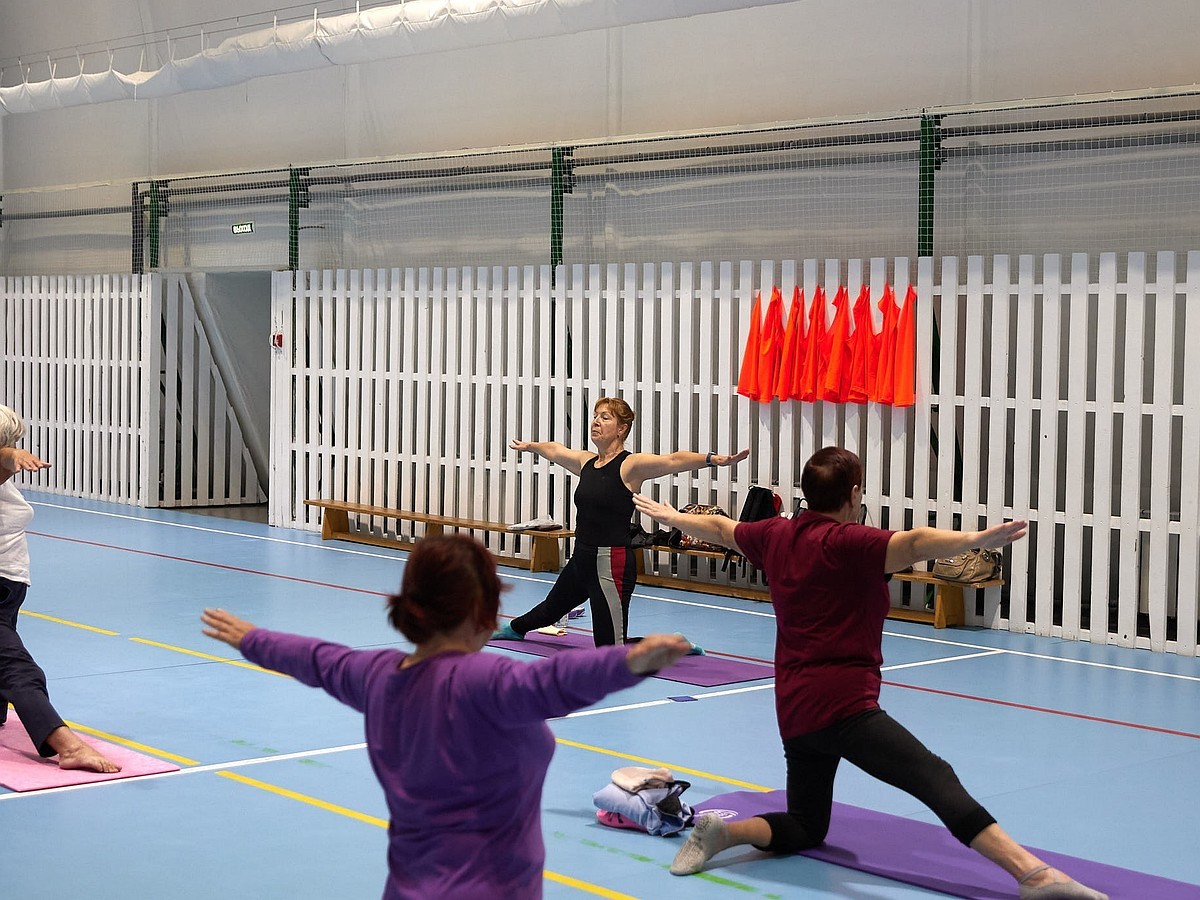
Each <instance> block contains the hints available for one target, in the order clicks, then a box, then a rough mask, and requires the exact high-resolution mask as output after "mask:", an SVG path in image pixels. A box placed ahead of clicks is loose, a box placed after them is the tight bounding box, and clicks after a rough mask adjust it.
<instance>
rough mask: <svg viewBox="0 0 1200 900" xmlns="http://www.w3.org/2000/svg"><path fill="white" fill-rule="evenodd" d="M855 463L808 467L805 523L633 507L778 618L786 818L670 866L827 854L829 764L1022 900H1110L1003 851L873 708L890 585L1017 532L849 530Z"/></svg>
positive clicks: (708, 826) (972, 803)
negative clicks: (754, 590)
mask: <svg viewBox="0 0 1200 900" xmlns="http://www.w3.org/2000/svg"><path fill="white" fill-rule="evenodd" d="M862 474H863V470H862V463H861V462H860V461H859V458H858V457H857V456H856V455H854V454H853V453H851V452H850V451H848V450H843V449H841V448H838V447H826V448H825V449H823V450H819V451H818V452H817V453H815V454H814V455H813V457H812V458H811V459H810V460H809V461H808V462H807V463H806V464H805V466H804V471H803V473H802V475H801V477H800V487H801V490H802V491H803V492H804V497H805V499H806V500H807V501H808V509H807V510H805V511H804V512H803V513H801V514H800V515H799V516H797V517H795V518H792V519H783V518H773V519H764V520H762V521H759V522H743V523H737V522H734V521H733V520H731V519H727V518H723V517H720V516H689V515H683V514H682V513H679V512H678V511H676V510H674V509H671V508H670V507H669V506H665V505H663V504H660V503H653V502H651V501H649V500H647V499H646V498H645V497H642V496H641V495H638V496H637V497H635V498H634V504H635V505H636V507H637V509H638V510H639V511H640V512H642V513H645V514H646V515H648V516H650V517H651V518H653V519H656V520H657V521H659V522H662V523H663V524H666V525H670V526H673V527H675V528H678V529H680V530H681V531H683V532H685V533H687V534H691V535H693V536H695V537H698V538H700V539H701V540H706V541H712V542H713V543H718V544H723V545H724V546H726V547H732V548H734V549H735V550H737V551H738V552H740V553H742V554H743V555H744V556H745V557H746V558H747V559H748V560H749V561H750V562H751V563H752V564H754V565H755V566H758V567H759V568H760V569H762V571H763V572H765V573H766V575H767V579H768V581H769V583H770V585H771V602H772V604H773V605H774V607H775V616H776V625H777V633H776V641H775V674H776V681H775V705H776V715H777V718H778V720H779V733H780V736H781V737H782V738H783V749H784V757H785V759H786V760H787V797H788V809H787V812H778V813H769V814H767V815H765V816H755V817H753V818H750V819H745V820H742V821H737V822H731V823H725V822H723V821H722V820H721V819H720V818H718V817H717V816H704V817H703V818H701V819H700V821H699V822H697V824H696V826H695V828H694V829H693V830H692V834H691V836H690V837H689V838H688V840H687V842H686V843H685V844H684V845H683V847H681V848H680V850H679V853H678V854H677V855H676V856H675V861H674V862H673V863H672V865H671V872H672V873H673V874H675V875H691V874H694V873H696V872H699V871H700V870H701V869H702V868H703V867H704V864H705V863H706V862H707V861H708V860H709V859H710V858H711V857H712V856H713V855H714V854H716V853H719V852H721V851H722V850H724V849H726V848H728V847H732V846H735V845H738V844H753V845H754V846H755V847H758V848H759V849H762V850H768V851H772V852H776V853H795V852H797V851H799V850H804V849H806V848H808V847H815V846H817V845H818V844H820V843H821V842H822V841H824V840H825V834H826V832H827V831H828V829H829V817H830V812H831V811H832V806H833V782H834V776H835V775H836V774H837V767H838V763H839V762H841V760H842V759H846V760H848V761H849V762H851V763H853V764H854V765H856V766H858V767H859V768H860V769H862V770H863V771H864V772H866V773H867V774H869V775H872V776H874V777H876V778H878V779H880V780H881V781H884V782H886V783H887V784H890V785H892V786H893V787H897V788H900V789H901V790H903V791H907V792H908V793H909V794H912V795H913V796H914V797H916V798H917V799H918V800H920V801H921V802H922V803H924V804H925V805H926V806H928V807H929V808H930V809H932V810H933V812H934V813H935V814H936V815H937V817H938V818H939V819H941V821H942V823H943V824H945V826H946V827H947V828H948V829H949V830H950V832H951V834H953V835H954V836H955V837H956V838H957V839H958V840H959V841H961V842H962V843H963V844H965V845H967V846H968V847H970V848H971V849H973V850H975V851H977V852H979V853H981V854H982V855H983V856H984V857H986V858H987V859H989V860H991V861H992V862H994V863H996V864H997V865H999V866H1000V867H1001V868H1003V869H1004V870H1005V871H1006V872H1008V873H1009V874H1010V875H1012V876H1013V878H1015V879H1016V880H1017V883H1018V885H1019V889H1020V896H1021V897H1022V898H1023V900H1107V897H1106V896H1105V895H1104V894H1101V893H1099V892H1098V891H1093V890H1091V889H1090V888H1087V887H1084V886H1083V885H1081V884H1079V883H1078V882H1076V881H1073V880H1072V879H1070V878H1069V877H1068V876H1066V875H1064V874H1063V873H1062V872H1060V871H1058V870H1057V869H1054V868H1052V867H1050V866H1048V865H1046V864H1045V863H1043V862H1042V861H1041V860H1040V859H1038V858H1037V857H1036V856H1034V855H1033V854H1032V853H1030V852H1029V851H1028V850H1026V849H1025V848H1024V847H1022V846H1021V845H1020V844H1018V843H1017V842H1016V841H1014V840H1013V839H1012V838H1011V837H1009V836H1008V835H1007V834H1006V833H1005V832H1004V830H1003V829H1002V828H1001V827H1000V826H999V825H998V824H996V820H995V819H994V818H992V816H991V814H989V813H988V811H987V810H986V809H984V808H983V807H982V806H980V804H979V803H978V802H977V801H976V800H975V799H974V798H973V797H972V796H971V795H970V794H968V793H967V791H966V789H965V788H963V786H962V784H961V782H959V780H958V776H957V775H955V773H954V770H953V769H952V768H951V767H950V764H949V763H947V762H946V761H945V760H944V759H942V758H940V757H939V756H936V755H935V754H934V753H932V752H931V751H930V750H929V749H928V748H926V747H925V745H924V744H922V743H921V742H920V741H919V740H917V739H916V738H915V737H913V735H912V734H911V733H909V731H908V730H907V729H906V728H904V726H902V725H901V724H900V723H899V722H897V721H895V720H894V719H892V718H891V717H890V716H889V715H888V714H887V713H886V712H884V711H883V710H882V709H880V707H879V687H880V684H881V681H882V677H881V674H880V666H881V665H882V663H883V654H882V649H881V647H882V643H883V622H884V619H885V618H886V617H887V612H888V606H889V599H888V590H887V577H888V575H889V574H890V573H892V572H899V571H900V570H901V569H906V568H908V567H909V566H911V565H913V564H914V563H916V562H921V561H923V560H927V559H936V558H938V557H944V556H953V555H954V554H956V553H962V552H964V551H966V550H969V549H971V548H972V547H984V548H995V547H1003V546H1006V545H1007V544H1010V543H1012V542H1013V541H1015V540H1017V539H1019V538H1021V537H1024V535H1025V530H1026V528H1027V526H1028V523H1027V522H1025V521H1020V520H1018V521H1015V522H1005V523H1002V524H1000V525H994V526H992V527H991V528H986V529H984V530H983V531H969V532H958V531H948V530H945V529H938V528H914V529H912V530H910V531H887V530H884V529H879V528H871V527H869V526H866V525H859V524H858V519H859V511H860V509H861V507H862Z"/></svg>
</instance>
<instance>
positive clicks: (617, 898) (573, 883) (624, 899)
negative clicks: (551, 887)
mask: <svg viewBox="0 0 1200 900" xmlns="http://www.w3.org/2000/svg"><path fill="white" fill-rule="evenodd" d="M542 877H543V878H545V879H546V880H547V881H556V882H558V883H559V884H564V885H566V886H567V887H572V888H575V889H576V890H580V891H584V892H585V893H588V894H595V895H596V896H597V897H608V898H609V900H637V898H636V897H632V896H630V895H629V894H622V893H620V892H618V891H610V890H609V889H608V888H606V887H600V885H598V884H591V883H590V882H587V881H580V880H579V879H578V878H572V877H571V876H570V875H559V874H558V873H557V872H551V871H550V870H549V869H542Z"/></svg>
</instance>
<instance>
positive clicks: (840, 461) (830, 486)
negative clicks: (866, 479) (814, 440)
mask: <svg viewBox="0 0 1200 900" xmlns="http://www.w3.org/2000/svg"><path fill="white" fill-rule="evenodd" d="M862 476H863V466H862V461H861V460H860V459H859V458H858V457H857V456H856V455H855V454H853V453H851V452H850V451H849V450H845V449H843V448H841V447H824V448H822V449H821V450H818V451H817V452H816V453H814V454H813V455H812V457H811V458H810V459H809V460H808V462H806V463H805V464H804V471H803V472H802V473H801V475H800V490H801V491H802V492H803V493H804V499H805V500H807V501H808V508H809V509H811V510H812V511H813V512H819V513H831V512H837V511H838V510H839V509H841V508H842V506H844V505H845V504H846V503H849V502H850V495H851V494H852V493H853V492H854V486H855V485H858V486H859V488H860V489H861V488H862Z"/></svg>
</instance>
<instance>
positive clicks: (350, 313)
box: [0, 253, 1200, 655]
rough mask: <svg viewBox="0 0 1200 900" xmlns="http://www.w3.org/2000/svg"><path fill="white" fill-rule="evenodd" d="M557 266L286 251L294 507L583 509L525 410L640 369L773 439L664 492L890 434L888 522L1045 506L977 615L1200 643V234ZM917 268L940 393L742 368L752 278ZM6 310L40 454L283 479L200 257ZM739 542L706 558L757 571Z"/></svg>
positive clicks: (665, 402)
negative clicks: (1129, 246) (242, 406)
mask: <svg viewBox="0 0 1200 900" xmlns="http://www.w3.org/2000/svg"><path fill="white" fill-rule="evenodd" d="M555 275H556V278H552V273H551V271H550V270H549V269H548V268H540V269H534V268H524V269H502V268H491V269H470V268H468V269H446V270H440V269H439V270H407V269H406V270H401V269H390V270H369V271H337V272H318V273H300V274H299V275H298V277H297V278H296V281H295V286H293V278H292V275H291V273H280V274H279V275H277V276H276V279H275V282H274V286H273V293H274V299H273V312H272V316H273V320H274V322H275V323H276V324H275V330H276V332H277V334H278V335H279V336H280V337H281V343H282V346H281V347H280V348H279V349H277V350H276V351H275V352H274V358H273V364H272V376H271V377H272V422H271V450H270V459H271V484H270V504H271V507H270V509H271V513H270V514H271V521H272V522H273V523H274V524H277V525H288V526H293V525H294V526H298V527H303V528H310V529H315V528H317V527H318V519H317V516H316V515H315V514H314V513H313V512H312V511H310V510H309V509H308V508H306V507H305V506H304V505H303V500H304V499H305V498H308V497H330V498H348V499H355V500H361V501H366V502H371V503H376V504H383V505H388V506H395V507H400V508H404V509H411V510H428V511H433V512H442V513H445V514H449V515H459V516H465V517H470V518H478V519H487V520H492V521H505V522H515V521H519V520H522V519H527V518H531V517H533V516H539V515H552V516H554V517H556V518H558V519H559V520H560V521H563V522H566V523H570V521H571V519H572V516H573V509H572V504H571V493H572V491H573V489H574V484H573V479H572V478H571V477H570V476H569V475H568V474H567V473H565V472H564V471H562V470H561V469H558V468H557V467H553V466H550V465H549V464H548V463H546V462H545V461H543V460H538V459H534V458H533V457H531V456H529V455H525V456H523V457H520V458H518V457H516V456H515V454H513V453H512V452H511V451H510V450H508V449H507V445H508V442H509V441H510V440H511V439H513V438H522V439H538V440H546V439H555V440H561V441H563V442H564V443H567V444H569V445H571V446H575V447H584V446H586V445H587V423H588V418H589V414H590V408H591V405H592V404H593V403H594V401H595V400H596V398H597V397H599V396H602V395H612V394H616V395H620V396H623V397H625V398H626V399H627V400H628V401H629V402H630V403H631V404H632V405H633V407H634V408H635V409H636V410H637V411H638V419H637V422H636V423H635V426H634V430H633V435H632V440H631V441H630V446H631V447H632V448H633V449H637V450H645V451H649V452H669V451H671V450H673V449H676V448H677V447H679V448H687V449H694V450H699V451H706V450H709V449H713V450H717V451H719V452H728V451H732V450H735V449H740V448H741V447H750V449H751V451H752V455H751V459H750V461H749V462H748V463H746V464H744V465H743V466H741V467H739V468H738V469H737V470H735V471H732V472H731V471H729V470H726V469H720V470H708V469H705V470H703V471H701V472H699V473H695V474H685V475H679V476H674V477H671V478H664V479H660V480H658V481H656V482H654V483H652V484H650V485H647V487H646V489H647V490H648V491H649V492H650V493H651V494H652V495H654V496H658V497H661V498H663V499H666V500H668V501H669V502H671V503H674V504H676V505H683V504H685V503H688V502H702V503H716V504H718V505H721V506H723V507H724V508H726V509H727V510H729V511H730V512H731V513H734V514H736V513H737V511H738V509H740V506H741V502H742V500H743V498H744V496H745V493H746V489H747V488H748V487H749V486H750V485H752V484H764V485H771V486H775V487H776V489H777V490H778V491H779V492H780V493H781V494H782V495H783V496H784V498H785V502H786V504H787V506H788V507H789V508H790V507H792V506H794V504H795V502H796V501H797V500H798V499H799V494H798V488H797V481H798V478H799V471H800V466H801V465H802V463H803V461H804V460H805V459H806V458H807V457H808V456H809V455H810V454H811V453H812V452H813V451H814V450H816V449H818V448H819V447H822V446H825V445H829V444H840V445H843V446H846V447H849V448H850V449H853V450H855V451H856V452H858V453H859V454H860V455H861V456H862V457H863V460H864V463H865V465H866V476H865V489H866V494H867V506H868V509H869V512H870V516H871V521H873V522H875V523H877V524H880V525H884V526H890V527H906V526H910V525H913V524H923V523H932V524H936V525H939V526H942V527H959V526H961V527H966V528H972V527H976V526H977V525H978V524H982V523H984V522H992V521H997V520H999V519H1002V518H1008V517H1013V516H1020V517H1027V518H1028V519H1029V520H1030V522H1031V532H1030V536H1029V538H1028V539H1027V540H1026V541H1024V542H1021V543H1018V544H1016V545H1014V547H1013V548H1012V550H1011V551H1010V553H1009V558H1008V560H1007V569H1008V580H1009V583H1008V585H1007V587H1006V588H1005V589H1004V591H1003V592H1001V591H996V590H989V591H986V592H980V595H979V596H978V598H977V603H976V605H971V604H970V603H969V604H968V606H969V607H970V608H969V609H968V610H967V615H968V621H969V622H970V623H971V624H977V625H984V626H987V627H991V628H1003V629H1011V630H1014V631H1028V632H1033V633H1037V634H1042V635H1055V636H1062V637H1065V638H1068V639H1073V640H1090V641H1093V642H1097V643H1106V642H1111V643H1117V644H1121V645H1126V646H1139V647H1147V648H1151V649H1154V650H1159V651H1167V652H1175V653H1180V654H1186V655H1196V653H1197V640H1196V630H1197V619H1198V608H1197V607H1198V602H1197V600H1198V594H1200V571H1198V570H1200V527H1198V519H1200V452H1197V450H1196V448H1197V447H1200V359H1198V358H1197V356H1198V355H1200V349H1197V348H1200V313H1197V312H1196V311H1197V310H1200V305H1198V304H1200V253H1191V254H1188V256H1187V257H1186V259H1184V258H1183V257H1176V256H1175V255H1174V254H1171V253H1161V254H1157V255H1153V256H1150V257H1147V256H1146V255H1144V254H1128V255H1122V256H1117V255H1101V256H1094V257H1089V256H1084V255H1079V256H1073V257H1070V258H1062V257H1059V256H1053V255H1049V256H1044V257H1037V258H1035V257H1024V256H1023V257H1019V258H1008V257H1000V256H998V257H995V258H990V259H983V258H975V257H972V258H969V259H966V260H957V259H944V260H942V261H941V262H940V264H939V265H938V266H937V267H936V268H935V266H934V264H933V262H932V261H931V260H924V259H923V260H919V261H918V262H917V263H916V264H915V265H914V264H913V263H912V262H911V261H910V260H906V259H896V260H892V261H886V260H881V259H874V260H867V261H856V260H851V261H838V260H830V261H815V260H808V261H804V262H801V263H793V262H784V263H772V262H764V263H758V264H752V263H742V264H740V265H731V264H718V265H710V264H700V265H691V264H681V265H672V264H665V263H664V264H660V265H647V266H640V267H633V266H627V267H623V266H609V267H606V268H600V267H588V268H582V267H575V268H563V269H560V270H559V271H558V272H557V273H555ZM913 279H915V284H916V287H917V295H918V307H917V331H918V346H917V381H918V384H917V404H916V406H915V407H913V408H911V409H907V410H894V409H892V408H890V407H886V406H881V405H879V404H874V403H870V404H865V405H845V406H839V405H836V404H830V403H816V404H806V403H798V402H790V401H789V402H785V403H779V402H775V403H771V404H765V405H760V404H755V403H752V402H750V401H747V400H745V399H743V398H741V397H738V396H737V395H736V394H735V385H736V380H737V370H738V367H739V365H740V360H741V352H742V347H743V343H744V340H745V335H746V330H747V325H748V322H747V318H748V315H749V310H750V307H751V304H752V302H753V296H754V293H755V291H758V290H763V291H764V292H765V291H769V289H770V288H771V286H773V285H778V286H779V287H780V288H781V289H782V290H783V293H784V296H785V297H786V296H789V295H790V291H791V288H792V286H793V285H795V284H797V283H799V284H800V286H801V287H803V288H804V291H805V295H806V296H807V297H809V298H811V297H812V296H813V293H814V290H815V288H816V287H817V285H824V287H825V289H826V292H827V294H829V295H831V296H832V294H833V293H834V291H836V288H837V287H838V286H839V285H845V286H846V287H848V288H849V289H850V291H851V295H852V296H853V295H854V293H855V292H856V291H857V289H858V287H859V286H860V285H861V284H863V283H864V282H865V283H866V284H868V285H869V286H870V288H871V292H872V295H873V297H874V298H876V299H877V298H878V297H879V295H880V293H881V291H882V289H883V286H884V285H885V284H888V283H891V284H892V285H893V287H894V288H895V290H896V293H897V295H899V296H903V292H904V289H905V288H906V287H907V285H908V283H909V281H910V280H913ZM1189 312H1192V315H1188V313H1189ZM935 324H936V329H935ZM0 325H2V326H3V329H2V333H0V348H2V350H3V365H2V366H0V392H2V393H0V396H3V398H4V402H6V403H8V404H9V405H12V406H15V407H16V408H18V409H19V410H20V411H21V412H22V414H23V415H24V416H25V418H26V420H27V422H28V424H29V426H30V436H29V438H28V443H27V445H28V446H30V447H32V448H36V449H37V450H38V451H40V452H42V453H44V454H45V455H46V456H48V457H49V458H50V459H51V460H52V461H53V462H54V463H55V465H54V467H53V468H52V469H49V470H46V471H43V472H41V473H37V474H34V475H24V476H22V481H21V483H22V484H24V485H26V486H29V487H33V488H37V489H42V490H47V491H52V492H58V493H63V494H71V495H75V496H82V497H92V498H96V499H107V500H116V501H119V502H125V503H137V504H140V505H144V506H162V505H171V506H185V505H202V504H219V503H245V502H254V501H256V500H258V499H260V498H261V494H260V492H259V489H258V477H257V473H256V472H255V471H254V467H253V464H252V462H251V460H250V454H249V453H248V452H247V449H246V447H245V442H244V441H243V440H242V437H241V432H240V430H239V428H238V425H237V420H236V417H235V416H234V415H233V414H232V412H231V410H230V409H229V404H228V402H227V399H226V397H225V388H224V384H223V381H222V379H221V376H220V373H219V372H218V371H217V369H216V367H215V366H214V365H213V363H212V358H211V354H210V353H209V350H208V346H207V339H206V335H205V333H204V328H203V324H202V322H201V320H200V319H199V318H198V317H197V316H196V314H195V310H194V306H193V303H192V298H191V295H190V293H189V292H188V290H187V283H186V281H185V280H184V279H183V278H182V276H167V275H161V276H160V275H156V276H148V277H134V276H119V277H118V276H104V277H99V276H98V277H92V278H87V277H38V278H12V279H0ZM935 338H936V341H935ZM935 362H936V365H937V369H938V375H937V381H936V388H937V389H936V390H935V380H934V378H935V376H934V364H935ZM368 525H373V526H374V527H377V528H382V527H383V525H384V523H368ZM413 527H414V528H416V526H413ZM418 533H419V529H418ZM488 539H489V540H491V541H499V542H500V545H499V546H497V549H500V550H511V549H515V548H513V547H509V546H507V544H508V543H510V542H517V543H518V544H519V539H518V538H514V537H509V536H502V535H491V536H490V537H489V538H488ZM654 564H655V565H656V566H658V567H660V568H662V567H667V566H670V565H672V564H674V560H673V558H672V557H670V556H669V555H667V554H660V555H659V557H658V558H657V560H656V561H655V563H654ZM715 569H716V567H715V566H710V567H707V568H705V569H703V570H698V569H695V568H693V569H691V570H689V571H685V572H683V573H682V574H684V575H685V576H688V575H690V576H692V577H702V578H708V579H715V580H718V581H720V580H722V579H724V580H731V581H732V582H733V583H738V582H739V581H740V579H742V578H744V577H745V576H744V575H742V574H741V573H737V574H733V575H731V574H729V573H721V572H719V571H715ZM894 591H895V593H896V598H895V602H897V603H900V602H914V603H920V602H922V600H923V598H922V597H919V596H917V597H908V596H906V592H905V590H904V589H902V588H901V587H899V586H897V587H895V588H894Z"/></svg>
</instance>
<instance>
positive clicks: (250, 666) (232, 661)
mask: <svg viewBox="0 0 1200 900" xmlns="http://www.w3.org/2000/svg"><path fill="white" fill-rule="evenodd" d="M130 640H131V641H133V642H135V643H138V644H146V645H147V646H149V647H159V648H161V649H163V650H174V651H175V652H176V653H186V654H187V655H188V656H198V657H199V658H200V659H209V660H212V661H213V662H223V663H228V664H229V665H231V666H238V667H239V668H242V669H250V670H252V671H254V672H266V673H267V674H268V675H278V676H279V677H280V678H291V677H292V676H290V675H284V674H283V673H282V672H276V671H274V670H273V669H264V668H263V667H262V666H256V665H254V664H253V663H248V662H242V661H241V660H240V659H229V658H228V657H225V656H213V655H212V654H211V653H201V652H200V651H199V650H188V649H187V648H186V647H176V646H175V645H174V644H161V643H159V642H158V641H151V640H147V639H146V638H140V637H131V638H130Z"/></svg>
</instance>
